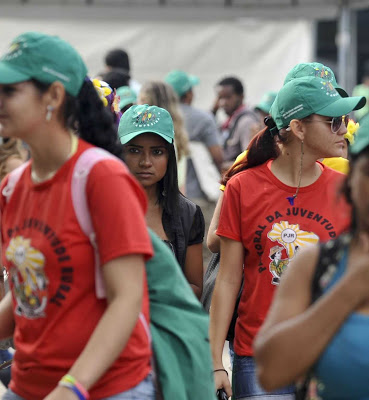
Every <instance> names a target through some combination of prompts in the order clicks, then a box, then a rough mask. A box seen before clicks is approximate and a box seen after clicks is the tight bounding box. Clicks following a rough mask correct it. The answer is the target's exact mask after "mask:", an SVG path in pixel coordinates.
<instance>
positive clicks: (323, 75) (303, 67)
mask: <svg viewBox="0 0 369 400" xmlns="http://www.w3.org/2000/svg"><path fill="white" fill-rule="evenodd" d="M304 76H315V77H316V78H320V79H323V80H325V81H327V82H330V83H331V84H332V85H333V87H334V88H335V89H336V90H337V92H338V93H339V94H340V96H341V97H349V95H348V94H347V92H346V91H345V90H344V89H342V88H341V87H339V86H338V83H337V81H336V77H335V75H334V73H333V71H332V70H331V69H330V68H329V67H327V66H326V65H324V64H321V63H318V62H311V63H300V64H297V65H295V66H294V67H293V68H292V69H291V71H290V72H289V73H288V74H287V76H286V78H285V80H284V85H285V84H286V83H288V82H289V81H291V80H292V79H296V78H302V77H304Z"/></svg>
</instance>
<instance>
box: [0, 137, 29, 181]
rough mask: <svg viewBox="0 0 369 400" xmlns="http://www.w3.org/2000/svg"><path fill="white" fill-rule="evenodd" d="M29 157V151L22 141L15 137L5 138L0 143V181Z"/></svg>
mask: <svg viewBox="0 0 369 400" xmlns="http://www.w3.org/2000/svg"><path fill="white" fill-rule="evenodd" d="M27 159H28V151H27V150H26V148H25V147H24V145H23V144H22V141H21V140H19V139H15V138H4V139H2V144H1V145H0V181H2V180H3V179H4V177H5V176H6V175H7V174H8V173H9V172H11V171H13V170H14V169H15V168H17V167H19V166H20V165H22V164H23V163H24V162H26V161H27Z"/></svg>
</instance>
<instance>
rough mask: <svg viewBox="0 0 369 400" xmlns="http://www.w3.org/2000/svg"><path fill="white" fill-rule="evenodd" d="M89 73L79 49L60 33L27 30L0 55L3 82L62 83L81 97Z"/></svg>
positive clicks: (1, 82) (72, 93) (1, 79)
mask: <svg viewBox="0 0 369 400" xmlns="http://www.w3.org/2000/svg"><path fill="white" fill-rule="evenodd" d="M86 75H87V68H86V65H85V63H84V62H83V60H82V58H81V56H80V55H79V54H78V52H77V51H76V50H75V49H74V48H73V47H72V46H71V45H70V44H69V43H68V42H66V41H64V40H62V39H60V38H59V37H57V36H50V35H46V34H44V33H40V32H26V33H23V34H22V35H20V36H18V37H16V38H15V39H14V40H13V42H12V43H11V45H10V47H9V50H8V51H7V52H6V53H5V54H4V55H3V56H2V57H1V58H0V84H13V83H18V82H24V81H28V80H30V79H35V80H37V81H39V82H43V83H53V82H55V81H59V82H61V83H62V84H63V85H64V87H65V90H66V92H68V93H69V94H71V95H72V96H75V97H76V96H77V95H78V93H79V91H80V89H81V87H82V84H83V82H84V80H85V78H86Z"/></svg>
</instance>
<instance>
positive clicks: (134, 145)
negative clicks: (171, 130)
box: [127, 144, 166, 149]
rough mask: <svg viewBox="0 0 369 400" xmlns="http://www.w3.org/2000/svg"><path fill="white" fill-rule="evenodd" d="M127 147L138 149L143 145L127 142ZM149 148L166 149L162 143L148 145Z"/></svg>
mask: <svg viewBox="0 0 369 400" xmlns="http://www.w3.org/2000/svg"><path fill="white" fill-rule="evenodd" d="M127 147H138V148H140V149H143V148H144V146H139V145H138V144H127ZM150 149H166V147H165V146H164V145H161V146H150Z"/></svg>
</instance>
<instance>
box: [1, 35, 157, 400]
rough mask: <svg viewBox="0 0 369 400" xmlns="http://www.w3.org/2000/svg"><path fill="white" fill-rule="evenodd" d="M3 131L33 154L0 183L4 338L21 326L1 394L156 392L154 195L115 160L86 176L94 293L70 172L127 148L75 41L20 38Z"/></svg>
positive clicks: (12, 397)
mask: <svg viewBox="0 0 369 400" xmlns="http://www.w3.org/2000/svg"><path fill="white" fill-rule="evenodd" d="M61 54H62V55H63V57H60V55H61ZM0 134H1V135H2V136H4V137H9V138H17V139H20V140H23V141H24V142H26V143H27V144H28V146H29V149H30V154H31V160H30V162H29V163H28V164H26V166H25V168H24V169H23V170H19V171H20V175H19V176H18V181H17V183H16V185H15V186H12V185H13V183H12V181H11V180H9V179H8V178H5V179H4V180H3V181H2V186H1V189H0V192H1V198H0V209H1V217H2V224H1V240H2V243H1V244H2V250H3V251H2V262H3V264H4V265H5V267H6V270H7V272H8V273H9V282H10V289H11V292H9V293H8V294H7V295H6V296H5V297H4V299H3V300H2V301H1V303H0V339H4V338H7V337H10V336H12V335H13V337H14V344H15V348H16V352H15V355H14V359H13V363H12V378H11V383H10V385H9V389H8V391H7V392H6V394H5V396H4V397H3V399H5V400H24V399H32V400H42V399H45V400H46V399H47V400H74V399H76V398H77V397H78V398H79V399H81V400H82V399H88V398H89V397H91V399H103V398H104V399H116V398H117V397H118V398H119V397H123V398H124V397H128V398H129V397H138V398H140V399H146V400H153V399H154V397H155V388H154V382H153V377H152V372H151V371H152V367H151V355H152V354H151V345H150V338H149V336H148V334H147V331H146V329H147V325H148V324H149V298H148V290H147V285H146V275H145V260H146V259H148V258H150V257H151V256H152V252H153V251H152V245H151V240H150V237H149V234H148V232H147V226H146V221H145V211H146V205H147V203H146V197H145V194H144V192H143V190H142V188H141V187H140V185H139V184H138V183H137V182H136V180H135V179H134V178H133V177H132V176H131V175H130V173H129V171H128V169H127V168H126V166H125V165H124V163H123V162H122V161H120V160H119V159H118V158H116V159H109V160H102V161H100V162H99V163H98V164H96V165H95V166H94V168H93V169H92V170H91V172H90V173H89V177H88V181H87V184H86V188H85V192H86V198H87V201H88V205H89V207H91V209H92V210H93V213H91V217H92V224H93V228H94V231H95V232H96V241H95V245H96V246H97V248H98V251H99V255H100V266H101V275H102V279H103V282H104V284H105V293H104V294H103V295H102V296H99V297H97V292H96V282H95V262H94V247H93V245H92V243H91V242H90V240H89V238H88V237H87V236H86V235H85V234H84V233H83V232H82V230H81V228H80V225H79V222H78V220H77V216H76V213H75V212H74V209H73V202H72V189H71V180H72V175H73V172H74V167H75V165H76V163H77V161H78V160H80V156H81V155H82V154H84V152H85V151H87V150H89V149H92V150H93V149H94V146H98V147H102V148H104V149H105V150H106V151H108V152H110V153H112V154H114V155H116V156H119V155H120V154H121V152H122V148H121V145H120V144H119V141H118V137H117V129H116V125H115V124H114V121H113V116H112V115H111V113H110V112H109V111H108V110H107V109H106V107H104V103H103V101H102V100H101V97H100V96H99V95H98V93H97V91H96V89H95V87H94V85H93V82H92V81H91V79H90V78H89V77H87V68H86V66H85V64H84V62H83V60H82V58H81V56H80V55H79V54H78V53H77V52H76V50H75V49H74V48H73V47H72V46H71V45H70V44H69V43H67V42H65V41H64V40H62V39H60V38H59V37H56V36H50V35H46V34H43V33H38V32H26V33H24V34H22V35H20V36H18V37H17V38H15V39H14V40H13V42H12V43H11V46H10V47H9V50H8V52H7V53H6V54H5V55H3V57H2V58H1V61H0ZM107 194H108V195H107ZM111 227H114V232H113V233H111V234H109V235H106V231H107V228H108V229H111ZM107 338H109V340H108V341H107ZM102 344H103V345H102Z"/></svg>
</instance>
